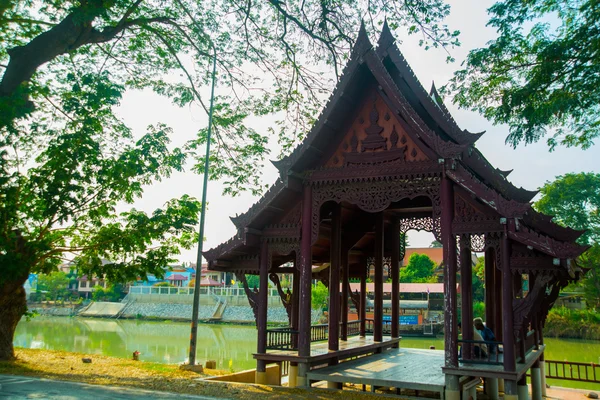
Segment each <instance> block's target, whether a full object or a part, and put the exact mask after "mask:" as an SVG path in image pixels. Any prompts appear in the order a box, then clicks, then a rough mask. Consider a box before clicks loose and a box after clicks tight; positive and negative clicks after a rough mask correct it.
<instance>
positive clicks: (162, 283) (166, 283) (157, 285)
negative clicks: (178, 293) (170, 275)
mask: <svg viewBox="0 0 600 400" xmlns="http://www.w3.org/2000/svg"><path fill="white" fill-rule="evenodd" d="M152 286H156V287H174V286H173V285H171V284H170V283H169V282H158V283H157V284H154V285H152Z"/></svg>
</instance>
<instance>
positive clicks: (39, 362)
mask: <svg viewBox="0 0 600 400" xmlns="http://www.w3.org/2000/svg"><path fill="white" fill-rule="evenodd" d="M15 352H16V356H17V360H16V361H12V362H0V374H13V375H26V376H34V377H38V378H47V379H55V380H65V381H75V382H85V383H91V384H97V385H115V386H129V387H137V388H142V389H146V390H156V391H165V392H176V393H187V394H197V395H204V396H217V397H226V398H236V399H257V398H261V399H308V398H310V399H340V400H341V399H344V400H353V399H381V397H379V396H377V397H375V396H372V395H369V394H368V393H365V392H357V391H355V392H353V391H346V390H344V392H343V394H342V392H335V391H324V390H318V389H310V390H303V389H289V388H284V387H272V386H264V385H244V384H234V383H222V382H206V381H201V380H198V378H204V377H208V376H209V375H208V374H196V373H194V372H189V371H181V370H179V368H178V366H177V365H169V364H159V363H150V362H143V361H133V360H125V359H121V358H114V357H106V356H101V355H89V354H79V353H69V352H65V351H54V350H39V349H16V351H15ZM84 357H85V358H91V359H92V363H90V364H86V363H83V362H82V360H81V359H82V358H84ZM205 371H206V370H205ZM223 373H225V372H222V371H214V372H212V373H211V375H219V374H223Z"/></svg>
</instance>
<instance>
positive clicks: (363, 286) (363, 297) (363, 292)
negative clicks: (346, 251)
mask: <svg viewBox="0 0 600 400" xmlns="http://www.w3.org/2000/svg"><path fill="white" fill-rule="evenodd" d="M360 265H361V268H362V270H361V271H362V272H361V275H360V310H359V311H358V319H360V336H365V334H366V323H367V321H366V319H367V276H369V269H368V268H367V260H366V258H364V257H363V258H361V260H360Z"/></svg>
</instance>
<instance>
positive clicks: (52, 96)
mask: <svg viewBox="0 0 600 400" xmlns="http://www.w3.org/2000/svg"><path fill="white" fill-rule="evenodd" d="M448 12H449V9H448V7H447V6H446V5H445V4H444V3H443V1H442V0H420V1H414V2H412V1H411V2H399V3H398V2H387V1H384V0H375V1H369V2H359V1H342V2H331V1H304V0H303V1H299V0H292V1H288V2H285V3H284V2H281V1H278V0H268V1H266V2H263V3H261V2H252V1H250V0H215V1H209V2H206V1H197V0H196V1H194V0H173V1H162V0H79V1H69V0H56V1H52V2H39V1H31V0H27V1H21V2H10V1H5V0H0V35H2V41H1V42H0V71H1V72H0V74H1V76H0V133H1V136H0V360H1V359H10V358H12V357H13V348H12V338H13V333H14V329H15V327H16V324H17V323H18V321H19V319H20V318H21V316H22V315H23V313H24V312H25V310H26V305H25V292H24V290H23V288H22V286H23V283H24V281H25V279H26V278H27V276H28V274H29V273H31V272H43V273H48V272H51V271H52V270H54V269H56V266H57V265H58V264H59V263H60V262H62V261H63V259H65V258H73V257H75V258H76V266H77V268H78V270H79V271H80V272H81V273H85V274H88V275H96V276H101V277H105V278H106V279H108V280H109V281H111V282H119V281H124V280H132V279H136V278H138V277H139V276H144V275H145V274H146V273H153V274H157V275H160V274H161V273H162V267H163V266H164V265H167V264H168V263H169V262H171V261H172V260H173V257H174V256H176V255H177V254H178V252H179V249H180V247H189V246H191V245H192V244H193V243H194V242H195V241H196V236H195V234H194V231H193V226H194V224H195V223H196V221H197V216H198V210H199V204H198V202H197V201H195V200H194V199H192V198H190V197H187V196H184V197H182V198H180V199H173V200H171V201H169V202H168V203H167V204H166V205H165V207H164V208H163V209H159V210H156V211H154V212H153V213H152V214H147V213H145V212H142V211H139V210H136V209H131V210H129V211H125V207H123V205H127V204H133V203H134V201H135V200H136V199H137V198H139V197H140V196H141V195H142V194H143V189H144V186H145V185H148V184H151V183H152V182H153V181H155V180H160V179H162V178H166V177H168V176H169V174H170V173H171V172H172V171H177V170H181V169H182V168H183V167H184V164H185V161H186V158H188V159H189V158H194V159H195V160H196V162H197V163H198V164H197V165H202V164H203V159H202V156H201V155H200V156H197V155H196V153H195V150H196V149H197V148H202V145H203V144H205V142H206V130H205V129H201V130H200V131H199V132H198V135H197V138H195V140H193V141H191V142H190V143H189V144H188V145H187V146H186V147H185V148H182V149H177V148H172V146H171V145H170V144H169V135H170V134H171V132H170V129H169V128H168V127H166V126H164V125H162V124H157V125H156V126H151V127H149V128H148V130H147V132H146V133H145V134H143V135H141V137H139V136H140V135H139V133H135V134H134V133H133V132H131V130H130V129H129V127H128V126H127V125H126V124H125V123H124V121H123V120H121V119H120V118H119V117H118V116H117V115H116V114H115V109H116V107H117V106H118V104H119V102H120V100H121V98H122V96H123V94H124V93H125V92H126V91H127V90H128V89H139V90H152V91H154V92H155V93H157V94H159V95H163V96H166V97H168V98H170V99H171V100H172V101H173V102H174V103H175V104H176V105H179V106H188V105H192V104H197V105H199V106H200V107H202V108H204V109H205V110H206V108H207V99H206V97H205V96H204V95H203V93H205V91H204V89H205V88H206V86H207V84H208V82H210V78H211V77H210V75H211V74H210V68H209V65H210V62H211V61H212V57H213V55H215V54H216V58H217V69H218V72H217V73H218V75H219V77H220V79H219V85H220V88H221V89H220V92H219V93H218V97H217V104H216V107H215V118H214V122H215V124H214V126H215V131H214V133H215V136H214V138H213V140H214V142H215V146H214V147H213V148H214V150H215V151H213V153H212V156H211V161H212V163H211V170H210V177H211V178H214V179H219V178H221V179H223V180H225V182H226V191H228V192H229V193H231V194H236V193H237V192H238V191H240V190H244V189H250V190H253V191H255V192H257V191H259V190H260V183H261V182H260V179H259V177H258V174H257V173H256V171H258V170H259V168H258V167H259V166H260V164H261V163H262V161H263V159H264V157H265V155H266V154H267V153H268V150H267V147H266V145H267V141H268V135H269V133H271V131H268V130H265V131H264V132H257V131H255V130H253V129H250V128H249V127H248V126H246V124H245V120H246V117H247V116H248V115H250V114H256V115H259V116H261V115H265V114H268V113H277V115H279V116H280V117H281V121H280V123H279V125H277V126H276V127H275V128H273V129H274V130H277V133H278V134H279V136H278V137H279V141H280V143H281V145H282V148H283V150H284V151H287V150H289V149H290V148H291V146H293V144H294V143H296V142H297V141H298V140H299V139H301V137H302V135H303V134H304V133H305V132H306V130H307V127H308V126H309V124H310V123H311V121H312V119H313V118H314V111H315V110H316V107H317V104H318V103H319V101H320V100H322V97H323V96H322V94H327V92H328V91H329V90H330V89H331V87H332V83H333V81H334V80H335V77H336V76H339V73H340V70H341V67H342V66H343V65H344V63H345V62H346V59H347V56H348V50H349V48H350V46H351V44H352V42H353V39H354V37H355V35H356V33H357V32H358V26H359V21H360V19H361V18H363V17H364V18H365V20H366V21H368V24H367V25H368V28H369V30H370V31H374V30H375V29H376V28H377V25H378V24H379V23H381V21H382V19H383V17H384V16H385V15H387V17H388V22H389V24H390V26H391V27H392V28H393V29H396V28H398V27H400V26H403V27H405V28H407V29H408V31H409V32H411V33H419V32H420V33H421V34H422V35H423V42H424V43H425V45H435V46H447V45H450V44H452V43H454V42H455V41H456V32H451V31H449V30H448V29H447V28H446V26H444V25H442V24H441V20H442V19H443V18H444V17H445V16H446V15H447V14H448ZM327 68H331V69H333V71H334V73H333V74H332V76H333V77H334V79H333V80H328V79H326V78H325V76H326V75H324V74H323V73H322V71H325V70H326V69H327ZM290 122H291V123H290ZM274 130H272V131H273V132H274ZM200 154H202V152H200Z"/></svg>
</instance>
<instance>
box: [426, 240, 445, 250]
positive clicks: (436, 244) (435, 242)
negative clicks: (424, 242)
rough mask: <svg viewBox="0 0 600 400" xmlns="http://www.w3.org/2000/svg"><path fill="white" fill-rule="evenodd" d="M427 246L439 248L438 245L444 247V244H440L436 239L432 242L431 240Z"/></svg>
mask: <svg viewBox="0 0 600 400" xmlns="http://www.w3.org/2000/svg"><path fill="white" fill-rule="evenodd" d="M429 247H433V248H440V247H444V246H443V245H442V242H440V241H438V240H434V241H433V242H431V244H430V245H429Z"/></svg>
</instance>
